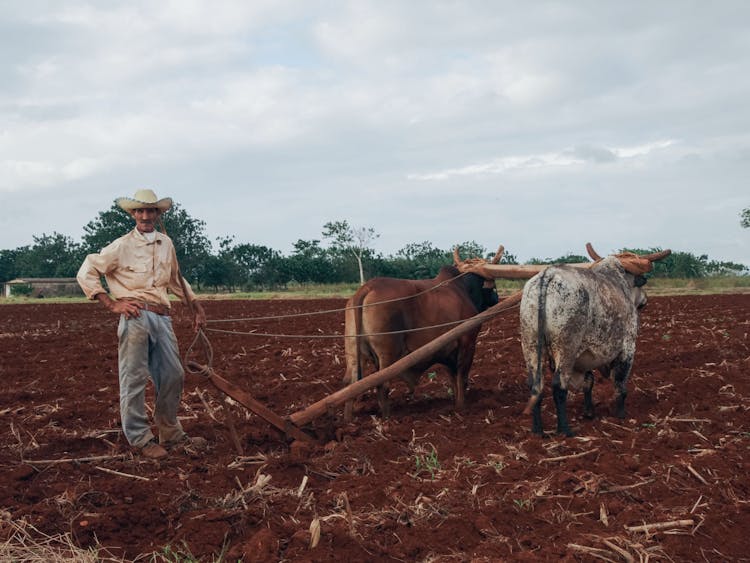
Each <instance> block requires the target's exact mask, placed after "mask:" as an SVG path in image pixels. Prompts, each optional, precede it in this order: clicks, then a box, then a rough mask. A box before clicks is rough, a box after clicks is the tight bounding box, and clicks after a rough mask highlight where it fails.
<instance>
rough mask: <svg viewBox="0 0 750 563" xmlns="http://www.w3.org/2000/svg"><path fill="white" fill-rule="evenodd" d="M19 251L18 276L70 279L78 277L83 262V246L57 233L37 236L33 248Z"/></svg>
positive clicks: (16, 264) (17, 260)
mask: <svg viewBox="0 0 750 563" xmlns="http://www.w3.org/2000/svg"><path fill="white" fill-rule="evenodd" d="M18 250H19V251H18V254H17V255H16V260H15V267H16V270H17V276H25V277H34V278H69V277H73V276H75V275H76V272H78V268H79V267H80V265H81V262H82V261H83V252H82V250H81V245H80V244H78V243H76V242H74V241H73V239H72V238H70V237H68V236H65V235H62V234H60V233H57V232H53V233H52V234H51V235H47V234H42V235H41V236H35V237H34V244H33V245H31V247H24V249H18Z"/></svg>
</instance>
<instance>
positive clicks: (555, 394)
mask: <svg viewBox="0 0 750 563" xmlns="http://www.w3.org/2000/svg"><path fill="white" fill-rule="evenodd" d="M552 398H553V399H554V401H555V410H556V411H557V433H558V434H561V435H563V436H568V437H571V436H575V434H574V433H573V431H572V430H571V429H570V425H569V424H568V404H567V402H568V390H567V389H563V387H562V384H561V382H560V372H559V371H557V372H555V377H554V378H553V379H552Z"/></svg>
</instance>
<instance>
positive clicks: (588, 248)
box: [586, 242, 602, 262]
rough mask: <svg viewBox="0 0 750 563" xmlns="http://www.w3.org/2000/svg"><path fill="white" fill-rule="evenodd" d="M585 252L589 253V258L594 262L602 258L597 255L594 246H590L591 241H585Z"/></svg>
mask: <svg viewBox="0 0 750 563" xmlns="http://www.w3.org/2000/svg"><path fill="white" fill-rule="evenodd" d="M586 252H588V253H589V256H591V259H592V260H593V261H594V262H598V261H599V260H601V259H602V257H601V256H599V255H598V254H597V253H596V250H594V247H593V246H591V243H590V242H587V243H586Z"/></svg>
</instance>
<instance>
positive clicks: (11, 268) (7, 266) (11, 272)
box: [0, 246, 29, 282]
mask: <svg viewBox="0 0 750 563" xmlns="http://www.w3.org/2000/svg"><path fill="white" fill-rule="evenodd" d="M28 250H29V247H28V246H21V247H19V248H16V249H14V250H10V249H9V250H0V282H7V281H10V280H12V279H15V278H17V277H18V276H19V273H18V267H17V266H16V263H17V261H18V257H19V256H20V255H22V254H23V253H24V252H27V251H28Z"/></svg>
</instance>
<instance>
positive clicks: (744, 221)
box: [740, 207, 750, 229]
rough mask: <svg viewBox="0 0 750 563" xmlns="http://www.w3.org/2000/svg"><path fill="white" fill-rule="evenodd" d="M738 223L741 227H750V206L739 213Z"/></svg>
mask: <svg viewBox="0 0 750 563" xmlns="http://www.w3.org/2000/svg"><path fill="white" fill-rule="evenodd" d="M740 225H742V228H743V229H750V207H746V208H745V209H743V210H742V213H740Z"/></svg>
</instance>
